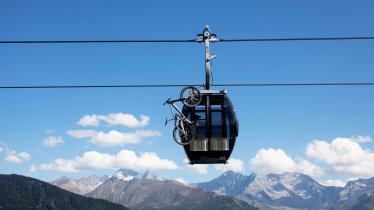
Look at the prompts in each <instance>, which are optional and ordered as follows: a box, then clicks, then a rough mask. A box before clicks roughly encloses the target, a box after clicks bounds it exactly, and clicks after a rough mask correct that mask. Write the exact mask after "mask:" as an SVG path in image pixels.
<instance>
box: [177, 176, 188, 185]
mask: <svg viewBox="0 0 374 210" xmlns="http://www.w3.org/2000/svg"><path fill="white" fill-rule="evenodd" d="M175 181H177V182H179V183H182V184H184V185H188V183H187V181H186V180H184V179H182V178H177V179H175Z"/></svg>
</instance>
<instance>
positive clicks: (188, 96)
mask: <svg viewBox="0 0 374 210" xmlns="http://www.w3.org/2000/svg"><path fill="white" fill-rule="evenodd" d="M180 98H181V99H182V102H183V104H184V105H186V106H188V107H195V106H197V105H199V104H200V102H201V99H202V96H201V92H200V90H199V89H197V88H196V87H194V86H187V87H184V88H183V89H182V91H181V93H180Z"/></svg>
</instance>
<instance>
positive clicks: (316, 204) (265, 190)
mask: <svg viewBox="0 0 374 210" xmlns="http://www.w3.org/2000/svg"><path fill="white" fill-rule="evenodd" d="M194 186H195V187H199V188H203V189H207V190H209V191H213V192H216V193H218V194H220V195H229V196H233V197H237V198H239V199H241V200H244V201H246V202H248V203H249V204H251V205H254V206H257V207H259V208H260V209H374V178H371V179H359V180H356V181H350V182H348V183H347V185H346V186H345V187H333V186H323V185H321V184H319V183H318V182H316V181H315V180H313V179H312V178H311V177H309V176H307V175H304V174H301V173H295V172H294V173H284V174H268V175H259V174H250V175H248V176H247V175H243V174H240V173H236V172H233V171H228V172H226V173H224V174H222V175H221V176H219V177H217V178H216V179H213V180H211V181H209V182H203V183H198V184H194Z"/></svg>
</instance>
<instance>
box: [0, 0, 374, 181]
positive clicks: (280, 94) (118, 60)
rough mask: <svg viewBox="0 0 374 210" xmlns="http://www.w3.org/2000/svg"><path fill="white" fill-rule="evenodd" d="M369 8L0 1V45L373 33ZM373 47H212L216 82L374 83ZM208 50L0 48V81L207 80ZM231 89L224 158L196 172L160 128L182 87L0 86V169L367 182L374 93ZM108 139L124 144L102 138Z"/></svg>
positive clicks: (320, 0)
mask: <svg viewBox="0 0 374 210" xmlns="http://www.w3.org/2000/svg"><path fill="white" fill-rule="evenodd" d="M373 7H374V3H373V2H372V1H369V0H363V1H353V0H351V1H345V0H343V1H335V0H330V1H326V0H315V1H296V0H283V1H279V0H277V1H275V0H274V1H235V2H228V1H216V2H204V1H188V2H182V1H180V2H178V3H177V2H176V1H169V0H165V1H135V0H133V1H96V0H95V1H19V0H15V1H1V2H0V17H1V18H0V26H1V27H0V40H5V41H10V40H95V39H103V40H111V39H194V38H195V37H196V34H198V33H201V32H202V30H203V28H204V25H206V24H208V25H210V27H211V30H212V31H213V33H216V34H217V36H218V38H223V39H236V38H278V37H340V36H373V35H374V29H373V27H371V25H372V23H373V22H374V13H373V12H372V11H373ZM373 49H374V42H373V41H344V42H343V41H330V42H277V43H265V42H264V43H215V44H212V46H211V51H212V53H214V54H217V55H218V57H217V58H216V59H215V60H214V63H213V74H214V81H215V82H216V83H313V82H318V83H319V82H373V78H374V75H373V74H374V73H373V67H374V61H373V59H372V58H373V55H374V50H373ZM203 58H204V46H203V45H202V44H198V43H162V44H161V43H147V44H140V43H130V44H74V45H73V44H59V45H36V44H30V45H1V46H0V85H1V86H12V85H112V84H114V85H116V84H189V83H193V84H195V83H203V82H204V80H205V79H204V61H203ZM227 90H228V93H229V96H230V98H231V100H232V102H233V103H234V105H235V107H236V109H237V113H238V117H239V120H240V135H239V137H238V140H237V145H236V148H235V150H234V152H233V154H232V156H231V157H232V160H231V161H230V162H231V163H230V164H229V165H227V166H226V167H225V168H224V167H215V166H212V165H211V166H209V167H208V166H204V165H202V166H195V167H193V168H191V167H189V166H187V164H186V163H185V162H184V158H185V154H184V151H183V149H182V148H181V147H179V146H178V145H176V144H175V143H174V142H173V140H172V136H171V131H172V127H171V126H167V127H165V126H164V120H165V118H166V116H169V110H168V108H167V107H164V106H162V103H163V102H164V101H165V100H166V99H167V98H168V97H177V96H178V94H179V91H180V88H159V89H150V88H145V89H140V88H138V89H135V88H128V89H58V90H56V89H43V90H40V89H39V90H34V89H26V90H25V89H23V90H14V89H12V90H10V89H2V90H0V98H1V102H0V116H1V117H0V173H18V174H25V175H28V176H33V177H36V178H39V179H42V180H46V181H50V180H53V179H56V178H59V177H60V176H63V175H66V176H69V177H73V178H79V177H83V176H87V175H91V174H97V175H103V174H109V175H110V174H112V173H113V172H114V171H115V170H116V169H118V168H119V167H124V166H126V167H129V168H132V169H134V170H137V171H139V172H144V171H145V170H147V169H154V170H157V171H158V173H160V174H161V175H162V176H164V177H166V178H169V179H177V178H180V179H183V180H185V181H187V182H189V183H192V182H200V181H208V180H210V179H212V178H214V177H216V176H218V175H219V174H221V173H222V172H223V171H224V170H228V169H232V170H236V171H239V172H241V173H244V174H249V173H252V172H257V173H271V172H273V173H282V172H284V171H299V172H303V173H306V174H309V175H311V176H312V177H313V178H316V179H317V180H319V181H320V182H321V183H325V184H326V183H327V181H328V180H329V181H328V183H329V184H337V185H342V183H344V182H346V181H347V180H350V179H355V178H359V177H363V178H366V177H372V176H374V172H372V171H370V170H369V171H368V168H370V167H371V168H373V167H374V166H373V165H372V164H373V162H374V152H373V150H374V146H373V142H372V138H373V137H374V126H373V125H374V117H373V115H374V111H373V108H372V107H374V97H373V95H374V87H371V86H370V87H369V86H366V87H228V88H227ZM141 116H143V118H141ZM84 117H86V118H84ZM83 119H85V120H87V121H86V124H84V123H83V121H84V120H83ZM142 119H143V121H142ZM81 120H83V121H81ZM79 122H81V123H79ZM83 125H85V126H83ZM82 130H83V131H84V132H85V133H84V132H83V133H82ZM78 131H81V132H80V133H79V132H78ZM83 134H84V135H83ZM99 134H100V135H99ZM112 135H114V136H117V137H118V142H116V143H114V144H113V145H111V146H108V145H105V144H103V142H102V141H101V140H103V141H104V140H107V138H109V139H110V138H112V137H113V136H112ZM82 136H85V138H78V137H82ZM129 136H130V137H129ZM44 140H45V142H46V143H43V142H44ZM48 142H49V144H48ZM130 160H131V161H133V162H132V163H131V164H130V163H129V162H131V161H130ZM154 161H159V162H157V163H158V164H151V165H149V164H148V162H153V163H156V162H154ZM155 165H157V167H155ZM30 169H31V170H30Z"/></svg>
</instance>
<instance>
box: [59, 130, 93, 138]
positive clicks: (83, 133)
mask: <svg viewBox="0 0 374 210" xmlns="http://www.w3.org/2000/svg"><path fill="white" fill-rule="evenodd" d="M66 133H67V134H68V135H69V136H71V137H73V138H77V139H82V138H90V137H92V136H94V135H96V134H97V131H94V130H68V131H67V132H66Z"/></svg>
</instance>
